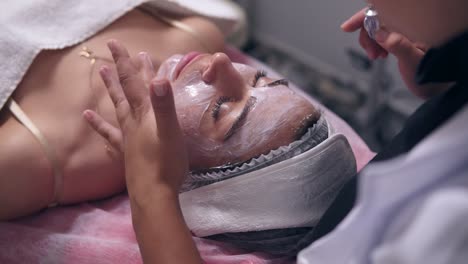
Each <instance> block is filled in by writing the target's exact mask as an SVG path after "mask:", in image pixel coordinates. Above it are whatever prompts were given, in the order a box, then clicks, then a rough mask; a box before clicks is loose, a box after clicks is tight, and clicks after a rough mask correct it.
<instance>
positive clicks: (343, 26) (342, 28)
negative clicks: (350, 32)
mask: <svg viewBox="0 0 468 264" xmlns="http://www.w3.org/2000/svg"><path fill="white" fill-rule="evenodd" d="M347 23H348V20H346V21H345V22H343V24H341V26H340V28H341V30H344V28H345V27H346V24H347Z"/></svg>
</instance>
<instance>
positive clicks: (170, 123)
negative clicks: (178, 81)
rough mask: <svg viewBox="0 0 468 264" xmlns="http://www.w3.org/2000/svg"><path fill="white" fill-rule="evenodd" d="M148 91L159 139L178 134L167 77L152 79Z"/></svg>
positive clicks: (178, 128) (172, 95)
mask: <svg viewBox="0 0 468 264" xmlns="http://www.w3.org/2000/svg"><path fill="white" fill-rule="evenodd" d="M150 91H151V104H152V105H153V111H154V115H155V118H156V127H157V133H158V137H159V139H161V140H163V139H170V138H173V137H174V136H177V135H179V133H177V132H178V131H180V127H179V122H178V120H177V113H176V108H175V104H174V94H173V93H172V87H171V84H170V82H169V81H168V80H167V79H163V80H153V81H152V82H151V85H150Z"/></svg>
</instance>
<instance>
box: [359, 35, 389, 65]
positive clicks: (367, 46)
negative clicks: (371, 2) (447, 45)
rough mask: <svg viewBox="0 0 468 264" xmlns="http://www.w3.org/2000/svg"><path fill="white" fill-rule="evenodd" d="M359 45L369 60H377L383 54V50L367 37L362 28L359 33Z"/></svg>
mask: <svg viewBox="0 0 468 264" xmlns="http://www.w3.org/2000/svg"><path fill="white" fill-rule="evenodd" d="M359 44H360V45H361V47H362V48H363V49H364V50H365V51H366V52H367V55H368V56H369V58H371V59H373V60H374V59H377V58H378V57H379V56H380V55H381V54H382V53H385V51H384V49H382V47H380V46H379V45H378V44H377V42H375V41H374V40H373V39H371V38H370V37H369V34H367V31H366V30H365V29H364V28H361V32H360V33H359Z"/></svg>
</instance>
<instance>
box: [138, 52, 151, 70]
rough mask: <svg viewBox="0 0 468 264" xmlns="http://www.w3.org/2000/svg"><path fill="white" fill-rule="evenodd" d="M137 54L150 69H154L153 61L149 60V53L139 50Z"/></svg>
mask: <svg viewBox="0 0 468 264" xmlns="http://www.w3.org/2000/svg"><path fill="white" fill-rule="evenodd" d="M139 55H140V57H141V58H142V59H143V61H144V62H145V63H146V65H147V66H148V67H149V68H150V69H152V70H154V66H153V62H152V61H151V57H150V56H149V54H148V53H146V52H140V54H139Z"/></svg>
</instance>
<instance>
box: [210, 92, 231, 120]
mask: <svg viewBox="0 0 468 264" xmlns="http://www.w3.org/2000/svg"><path fill="white" fill-rule="evenodd" d="M233 101H234V99H233V98H230V97H227V96H221V97H219V98H218V100H216V103H215V104H214V105H213V108H212V109H211V116H212V117H213V119H214V120H215V121H218V118H219V111H220V109H221V106H222V105H223V104H224V103H227V102H233Z"/></svg>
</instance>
